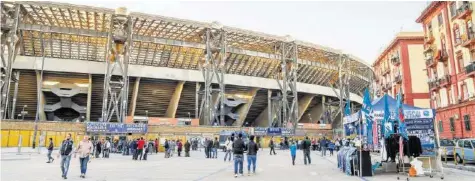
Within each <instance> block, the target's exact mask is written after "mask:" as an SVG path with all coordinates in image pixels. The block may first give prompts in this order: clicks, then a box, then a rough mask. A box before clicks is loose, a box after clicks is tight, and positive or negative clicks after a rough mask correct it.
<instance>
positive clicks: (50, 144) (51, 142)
mask: <svg viewBox="0 0 475 181" xmlns="http://www.w3.org/2000/svg"><path fill="white" fill-rule="evenodd" d="M53 148H54V145H53V138H49V145H48V161H47V162H46V163H52V162H53V161H54V158H53V157H52V156H51V154H52V153H53Z"/></svg>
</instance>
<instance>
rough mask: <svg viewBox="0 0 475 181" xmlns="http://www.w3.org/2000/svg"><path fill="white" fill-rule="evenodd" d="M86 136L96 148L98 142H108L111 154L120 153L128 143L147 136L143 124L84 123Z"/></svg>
mask: <svg viewBox="0 0 475 181" xmlns="http://www.w3.org/2000/svg"><path fill="white" fill-rule="evenodd" d="M85 124H86V134H87V135H89V136H90V137H91V140H92V141H93V143H94V148H96V145H97V142H99V141H102V140H104V141H110V143H111V150H110V151H111V152H112V153H121V152H122V150H124V149H125V148H126V147H125V146H128V145H129V144H128V143H129V141H131V140H133V139H137V138H140V137H144V138H145V135H146V134H147V128H148V127H147V124H143V123H133V124H125V123H106V122H86V123H85Z"/></svg>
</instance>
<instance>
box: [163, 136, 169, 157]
mask: <svg viewBox="0 0 475 181" xmlns="http://www.w3.org/2000/svg"><path fill="white" fill-rule="evenodd" d="M163 147H164V148H165V158H170V143H168V140H167V139H165V144H164V145H163Z"/></svg>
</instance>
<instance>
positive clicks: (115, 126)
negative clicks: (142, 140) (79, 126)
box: [86, 122, 147, 134]
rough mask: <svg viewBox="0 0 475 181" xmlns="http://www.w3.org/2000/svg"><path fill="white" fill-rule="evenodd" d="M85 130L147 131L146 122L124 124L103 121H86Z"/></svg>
mask: <svg viewBox="0 0 475 181" xmlns="http://www.w3.org/2000/svg"><path fill="white" fill-rule="evenodd" d="M86 132H89V133H112V134H121V133H140V134H144V133H147V124H142V123H138V124H124V123H103V122H87V123H86Z"/></svg>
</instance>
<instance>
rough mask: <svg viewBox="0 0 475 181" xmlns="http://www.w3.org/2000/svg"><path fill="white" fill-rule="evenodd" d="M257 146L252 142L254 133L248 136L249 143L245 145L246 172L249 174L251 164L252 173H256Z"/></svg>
mask: <svg viewBox="0 0 475 181" xmlns="http://www.w3.org/2000/svg"><path fill="white" fill-rule="evenodd" d="M258 150H259V146H257V144H256V143H255V142H254V135H251V136H250V137H249V143H248V145H247V172H248V173H247V174H248V176H250V175H251V165H252V174H256V161H257V151H258Z"/></svg>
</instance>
